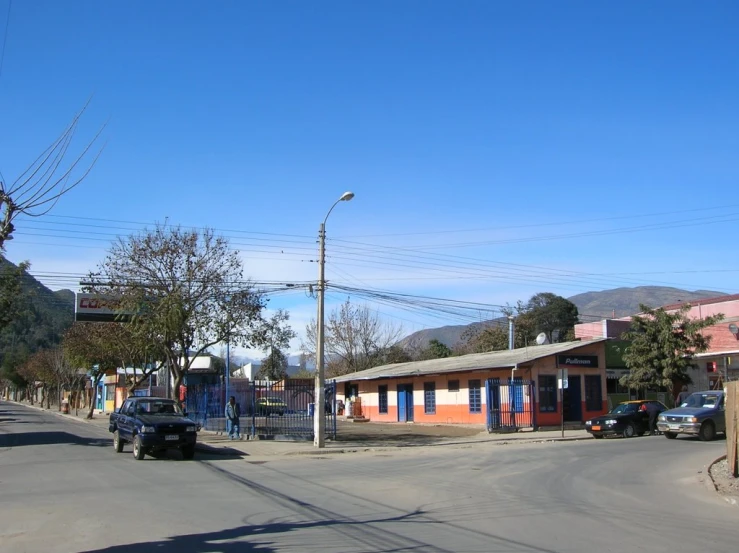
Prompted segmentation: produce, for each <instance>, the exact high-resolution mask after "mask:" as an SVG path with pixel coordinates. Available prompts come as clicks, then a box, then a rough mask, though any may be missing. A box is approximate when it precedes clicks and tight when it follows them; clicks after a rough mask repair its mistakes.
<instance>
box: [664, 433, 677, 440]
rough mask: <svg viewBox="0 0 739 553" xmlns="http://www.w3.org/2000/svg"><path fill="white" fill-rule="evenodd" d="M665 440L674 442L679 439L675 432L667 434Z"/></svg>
mask: <svg viewBox="0 0 739 553" xmlns="http://www.w3.org/2000/svg"><path fill="white" fill-rule="evenodd" d="M665 438H667V439H668V440H674V439H675V438H677V434H675V433H674V432H665Z"/></svg>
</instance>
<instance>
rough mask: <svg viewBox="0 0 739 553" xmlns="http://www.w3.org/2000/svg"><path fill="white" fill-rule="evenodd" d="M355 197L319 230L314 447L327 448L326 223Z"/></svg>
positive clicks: (345, 197) (344, 197) (347, 196)
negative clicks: (325, 337)
mask: <svg viewBox="0 0 739 553" xmlns="http://www.w3.org/2000/svg"><path fill="white" fill-rule="evenodd" d="M353 197H354V192H344V193H343V194H342V195H341V197H340V198H339V199H338V200H336V201H335V202H334V205H332V206H331V209H329V210H328V213H327V214H326V217H324V219H323V223H321V226H320V227H319V228H318V316H317V320H316V390H315V394H314V399H315V405H314V408H313V445H314V446H315V447H325V446H326V372H325V368H324V364H325V363H324V338H323V317H324V296H325V289H326V274H325V270H326V268H325V265H326V221H327V220H328V216H329V215H331V212H332V211H333V209H334V208H335V207H336V204H338V203H339V202H348V201H349V200H351V199H352V198H353Z"/></svg>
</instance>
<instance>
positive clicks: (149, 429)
mask: <svg viewBox="0 0 739 553" xmlns="http://www.w3.org/2000/svg"><path fill="white" fill-rule="evenodd" d="M156 431H157V429H156V428H154V427H153V426H142V427H141V432H142V433H143V434H153V433H154V432H156Z"/></svg>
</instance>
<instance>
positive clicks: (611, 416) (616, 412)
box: [585, 399, 667, 438]
mask: <svg viewBox="0 0 739 553" xmlns="http://www.w3.org/2000/svg"><path fill="white" fill-rule="evenodd" d="M650 403H651V404H653V405H656V407H657V409H658V410H659V412H660V413H661V412H663V411H666V410H667V406H666V405H664V404H663V403H662V402H659V401H655V400H652V399H640V400H637V401H624V402H623V403H619V404H618V405H616V406H615V407H614V408H613V409H611V410H610V411H609V412H608V413H606V414H605V415H601V416H599V417H595V418H594V419H590V420H589V421H586V422H585V429H586V430H587V431H588V432H590V433H591V434H592V435H593V437H594V438H602V437H603V436H611V435H620V436H623V437H624V438H632V437H633V436H643V435H644V434H645V433H646V432H648V431H649V413H648V412H647V411H643V410H642V405H647V404H650Z"/></svg>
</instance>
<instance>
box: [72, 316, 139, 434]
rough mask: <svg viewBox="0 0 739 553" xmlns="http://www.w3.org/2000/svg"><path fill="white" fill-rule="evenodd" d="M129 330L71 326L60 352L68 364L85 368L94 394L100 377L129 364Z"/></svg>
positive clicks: (120, 326) (92, 404)
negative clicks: (91, 381) (68, 361)
mask: <svg viewBox="0 0 739 553" xmlns="http://www.w3.org/2000/svg"><path fill="white" fill-rule="evenodd" d="M129 332H130V330H129V328H128V327H127V326H126V324H125V323H87V322H78V323H74V324H73V325H72V327H71V328H70V329H69V330H68V331H67V332H66V333H65V334H64V339H63V342H62V344H63V346H62V347H63V348H64V351H65V353H66V355H67V358H68V359H69V360H70V362H71V363H72V364H73V365H74V366H77V367H84V368H85V369H87V371H88V374H90V376H91V377H92V380H93V385H92V392H93V394H94V393H96V390H97V387H98V384H99V383H100V380H101V379H102V378H103V376H105V375H107V374H115V371H116V369H117V368H118V367H125V366H126V365H127V364H128V363H127V361H128V358H127V357H128V352H127V347H128V346H127V344H126V343H125V342H126V340H127V339H128V338H129V337H130V333H129ZM93 399H94V398H90V400H91V401H90V402H89V408H90V410H89V412H88V413H87V418H88V419H91V418H92V416H93V412H94V411H95V401H93Z"/></svg>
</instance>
